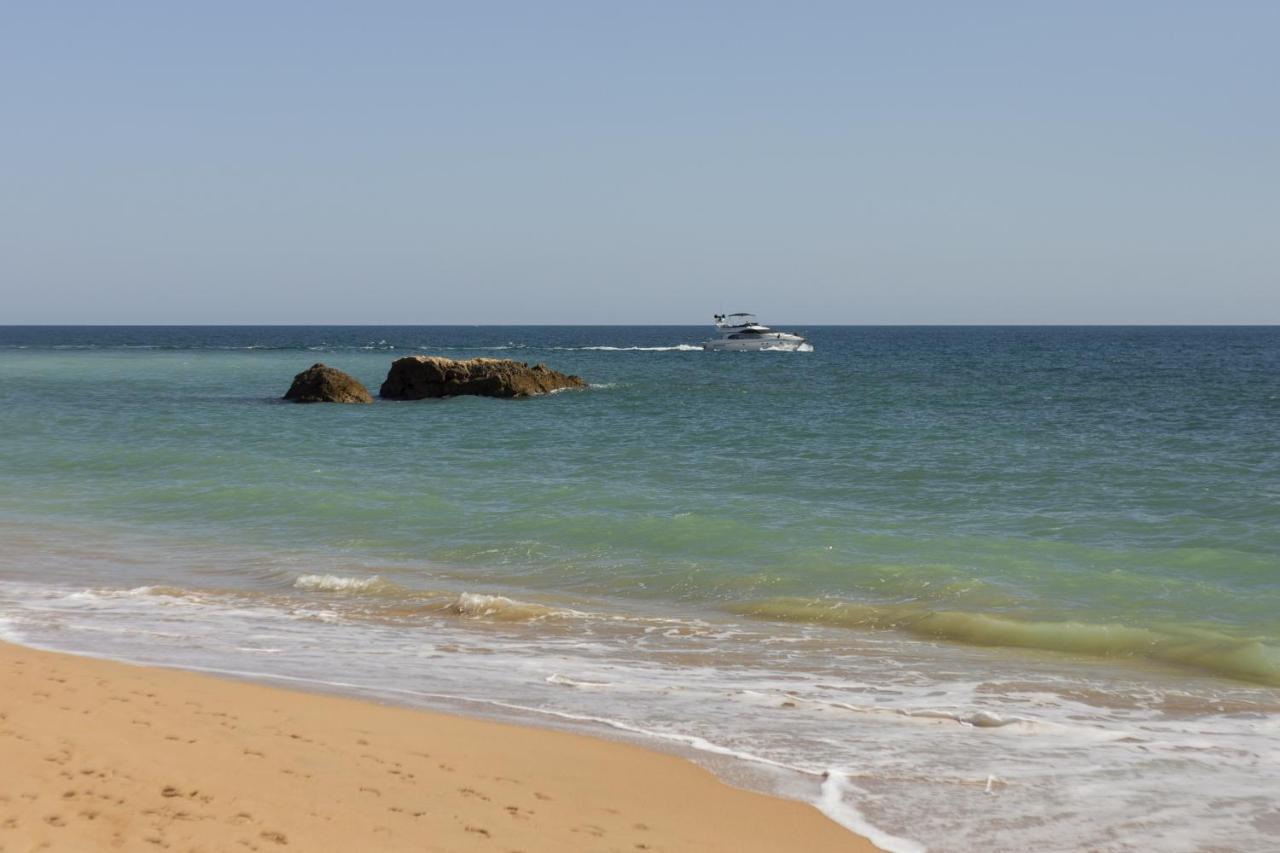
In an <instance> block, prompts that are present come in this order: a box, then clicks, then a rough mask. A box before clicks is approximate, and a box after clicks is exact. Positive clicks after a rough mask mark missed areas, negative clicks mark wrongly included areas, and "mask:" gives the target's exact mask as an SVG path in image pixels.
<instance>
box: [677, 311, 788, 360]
mask: <svg viewBox="0 0 1280 853" xmlns="http://www.w3.org/2000/svg"><path fill="white" fill-rule="evenodd" d="M715 320H716V331H717V332H719V333H720V337H718V338H712V339H711V340H709V341H705V342H703V344H702V348H703V349H704V350H724V351H728V352H813V344H811V343H809V342H808V341H806V340H805V339H804V338H802V337H800V336H799V335H793V334H791V333H790V332H778V331H775V330H773V329H770V328H769V327H768V326H762V325H761V324H760V323H759V322H757V321H756V315H754V314H716V315H715Z"/></svg>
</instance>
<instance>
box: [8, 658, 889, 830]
mask: <svg viewBox="0 0 1280 853" xmlns="http://www.w3.org/2000/svg"><path fill="white" fill-rule="evenodd" d="M0 750H2V751H3V753H4V755H5V761H4V766H3V767H2V768H0V850H3V851H8V850H19V849H22V850H25V849H29V848H33V847H37V846H39V845H41V844H49V845H52V848H51V849H77V850H93V849H118V848H124V849H137V848H139V847H143V848H144V849H146V848H147V847H150V846H155V847H156V848H157V849H176V850H211V849H232V848H236V849H238V848H239V847H241V846H244V847H245V848H246V849H257V850H276V849H284V848H286V847H292V848H293V849H303V850H348V849H358V848H359V847H361V846H365V847H368V846H369V845H370V844H373V845H376V847H377V848H378V849H380V850H401V849H404V850H410V849H412V850H422V849H429V850H455V849H456V850H472V849H475V850H502V851H514V850H520V851H525V853H538V851H547V852H548V853H550V851H556V850H575V849H576V850H671V851H676V850H724V851H762V853H763V851H774V850H788V849H804V850H815V851H824V850H832V851H836V850H841V851H872V850H875V849H876V848H875V847H874V846H873V845H872V844H871V843H870V842H869V841H867V840H865V839H863V838H861V837H860V836H858V835H855V834H854V833H853V832H851V831H849V830H848V829H845V828H844V827H842V826H840V825H839V824H837V823H835V822H834V821H832V820H830V819H828V818H827V817H826V816H824V815H823V814H822V813H821V812H820V811H819V809H818V808H817V807H816V806H814V805H811V804H808V803H803V802H799V801H794V800H786V799H781V798H777V797H772V796H768V795H765V794H758V793H754V792H750V791H746V790H742V789H739V788H735V787H732V786H730V785H729V784H727V783H725V782H722V781H721V780H719V779H717V778H716V777H715V776H714V775H713V774H712V773H711V772H710V771H708V770H705V769H703V768H701V767H699V766H697V765H695V764H693V763H692V762H689V761H687V760H685V759H682V758H679V757H676V756H673V755H669V754H665V753H662V752H658V751H654V750H649V749H645V748H643V747H640V746H635V745H632V744H630V743H623V742H617V741H612V740H605V739H600V738H594V737H591V736H588V735H582V734H573V733H566V732H560V731H554V730H550V729H541V728H536V727H532V726H523V725H517V724H512V723H504V722H494V721H489V720H481V719H472V718H467V717H456V716H452V715H448V714H442V713H438V712H434V711H423V710H417V709H411V708H404V707H400V706H395V705H385V704H381V703H378V702H374V701H369V700H365V699H357V698H348V697H345V696H333V695H327V694H319V693H309V692H303V691H298V690H290V689H284V688H279V687H274V686H268V685H264V684H259V683H252V682H242V681H238V680H233V679H229V678H222V677H217V676H214V675H208V674H204V673H196V672H190V671H184V670H176V669H168V668H162V667H144V666H136V665H133V664H126V663H121V662H117V661H111V660H104V659H100V658H92V657H81V656H77V655H72V654H67V653H62V652H50V651H42V650H37V649H33V648H29V647H26V646H20V645H14V644H11V643H8V642H2V641H0ZM144 844H145V847H144Z"/></svg>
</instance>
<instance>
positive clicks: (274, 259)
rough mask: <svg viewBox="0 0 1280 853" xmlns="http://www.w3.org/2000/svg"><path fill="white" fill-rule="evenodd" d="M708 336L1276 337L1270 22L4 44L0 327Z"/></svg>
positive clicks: (197, 30)
mask: <svg viewBox="0 0 1280 853" xmlns="http://www.w3.org/2000/svg"><path fill="white" fill-rule="evenodd" d="M716 310H754V311H757V312H759V313H760V314H761V315H762V318H763V319H765V320H766V321H776V322H778V323H783V322H806V323H822V322H830V323H1131V322H1138V323H1142V322H1150V323H1197V322H1204V323H1218V322H1222V323H1235V322H1259V323H1277V322H1280V3H1277V2H1257V3H1241V2H1194V3H1191V2H1186V3H1183V2H1137V0H1134V2H1119V0H1114V1H1113V2H1101V3H1090V2H1072V3H1054V4H1051V3H1039V2H1008V3H996V2H979V0H974V2H938V3H909V2H901V3H891V2H879V3H859V2H835V3H820V2H775V3H752V2H724V3H714V2H671V3H662V2H626V3H624V2H604V0H596V2H581V3H560V2H553V0H540V2H511V3H499V2H483V0H475V2H456V3H447V4H446V3H440V4H433V3H426V2H406V3H378V2H362V3H356V2H349V3H327V2H306V3H301V2H299V3H293V2H253V3H240V2H216V3H202V4H195V3H183V2H172V0H169V2H156V3H141V2H134V3H129V2H125V3H119V4H116V3H102V2H92V3H71V2H56V0H48V1H47V2H39V1H38V0H30V2H24V0H13V2H9V3H6V4H4V7H3V10H2V11H0V323H29V322H31V323H37V322H38V323H60V322H65V323H81V322H101V323H129V322H141V323H155V322H190V323H257V322H261V323H270V322H296V323H344V322H346V323H485V322H493V323H560V322H563V323H591V322H596V323H629V322H645V323H699V322H703V321H706V320H707V319H708V315H710V314H711V313H712V312H713V311H716Z"/></svg>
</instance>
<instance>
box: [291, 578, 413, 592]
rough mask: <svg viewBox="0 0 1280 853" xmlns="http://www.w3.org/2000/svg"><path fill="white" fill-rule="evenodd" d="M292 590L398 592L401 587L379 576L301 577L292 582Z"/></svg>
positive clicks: (401, 589)
mask: <svg viewBox="0 0 1280 853" xmlns="http://www.w3.org/2000/svg"><path fill="white" fill-rule="evenodd" d="M293 588H294V589H305V590H308V591H311V592H365V593H369V592H400V591H403V589H404V588H403V587H401V586H400V585H398V584H394V583H391V582H390V581H385V580H383V579H382V577H381V576H379V575H367V576H365V577H342V576H341V575H301V576H300V577H298V579H297V580H295V581H294V582H293Z"/></svg>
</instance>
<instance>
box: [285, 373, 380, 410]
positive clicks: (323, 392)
mask: <svg viewBox="0 0 1280 853" xmlns="http://www.w3.org/2000/svg"><path fill="white" fill-rule="evenodd" d="M284 398H285V399H286V400H292V401H293V402H295V403H372V402H373V397H372V396H371V395H370V394H369V389H368V388H366V387H364V385H362V384H360V380H359V379H356V378H355V377H354V376H350V375H348V374H346V373H343V372H342V371H341V370H335V369H334V368H332V367H325V366H324V365H323V364H313V365H311V366H310V367H308V368H307V369H306V370H304V371H302V372H301V373H299V374H298V375H297V376H295V377H293V384H292V385H290V386H289V390H288V391H287V392H286V393H285V395H284Z"/></svg>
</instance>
